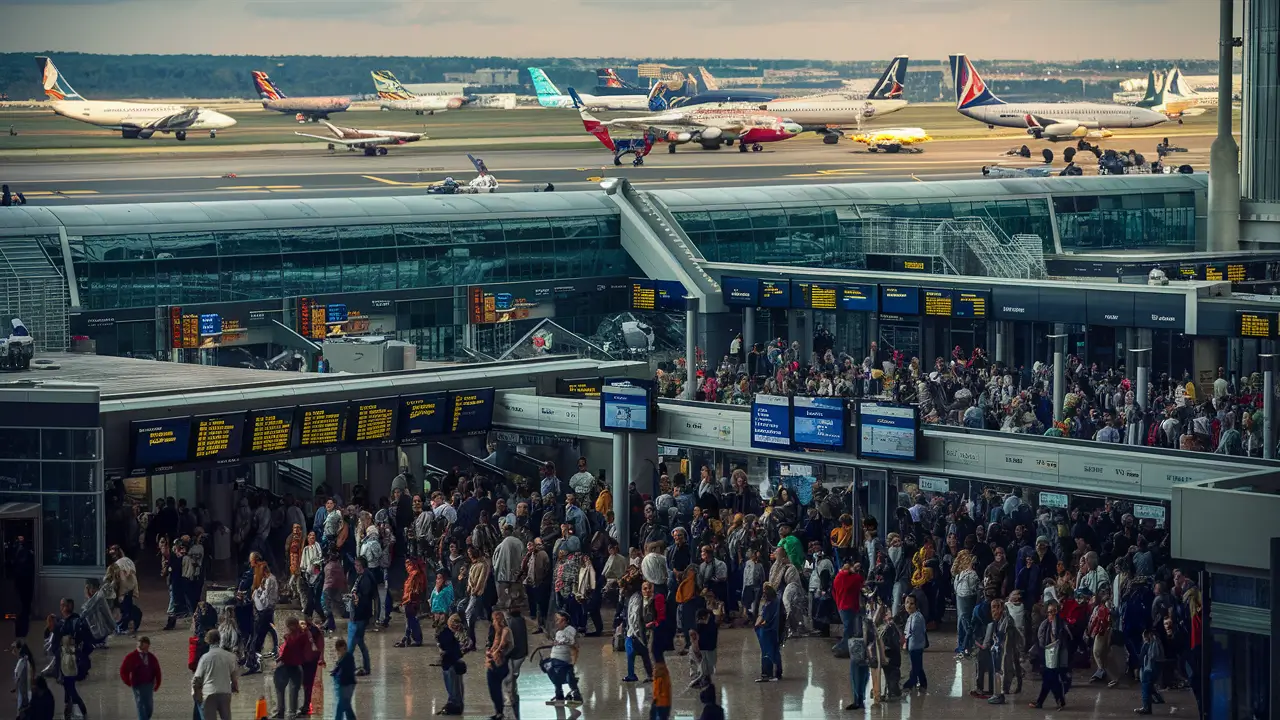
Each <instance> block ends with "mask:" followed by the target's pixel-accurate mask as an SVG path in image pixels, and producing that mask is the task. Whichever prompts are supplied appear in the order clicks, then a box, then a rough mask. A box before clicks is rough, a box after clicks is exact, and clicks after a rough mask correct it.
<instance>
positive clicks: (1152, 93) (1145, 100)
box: [1138, 70, 1165, 107]
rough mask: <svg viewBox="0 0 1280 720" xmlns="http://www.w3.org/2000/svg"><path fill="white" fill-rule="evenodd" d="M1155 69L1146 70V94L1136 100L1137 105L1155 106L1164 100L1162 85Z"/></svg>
mask: <svg viewBox="0 0 1280 720" xmlns="http://www.w3.org/2000/svg"><path fill="white" fill-rule="evenodd" d="M1160 83H1161V79H1160V78H1159V77H1158V76H1157V75H1156V71H1155V70H1149V71H1147V94H1146V95H1143V96H1142V99H1141V100H1139V101H1138V107H1155V106H1156V105H1159V104H1161V103H1163V102H1164V90H1165V89H1164V87H1163V86H1162V85H1161V84H1160Z"/></svg>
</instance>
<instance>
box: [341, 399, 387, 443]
mask: <svg viewBox="0 0 1280 720" xmlns="http://www.w3.org/2000/svg"><path fill="white" fill-rule="evenodd" d="M399 409H400V398H398V397H385V398H375V399H373V400H362V401H360V402H353V403H351V409H350V410H349V411H348V416H347V422H349V423H351V424H352V425H353V426H354V427H352V429H351V432H350V440H351V442H354V443H356V444H357V445H391V444H393V443H394V442H395V441H396V412H397V411H398V410H399Z"/></svg>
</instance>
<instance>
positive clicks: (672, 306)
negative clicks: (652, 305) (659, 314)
mask: <svg viewBox="0 0 1280 720" xmlns="http://www.w3.org/2000/svg"><path fill="white" fill-rule="evenodd" d="M653 286H654V291H655V293H656V294H657V296H658V297H657V300H656V303H657V307H658V309H659V310H663V311H666V312H684V310H685V302H684V296H685V290H684V285H682V284H680V283H679V282H678V281H676V280H655V281H654V283H653Z"/></svg>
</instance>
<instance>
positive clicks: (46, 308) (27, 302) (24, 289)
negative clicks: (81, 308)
mask: <svg viewBox="0 0 1280 720" xmlns="http://www.w3.org/2000/svg"><path fill="white" fill-rule="evenodd" d="M0 316H2V317H0V333H4V334H5V335H7V334H8V331H9V328H8V325H9V321H10V320H11V319H13V318H22V321H23V322H24V323H25V324H26V326H27V330H29V331H30V332H31V335H32V337H33V338H35V342H36V350H37V351H45V352H49V351H65V350H66V349H67V344H68V342H69V341H70V332H71V331H70V324H69V321H68V312H67V281H66V279H65V278H63V276H62V273H61V272H59V270H58V266H57V265H56V264H54V263H53V262H52V261H51V260H50V259H49V257H48V256H47V255H46V254H45V251H44V249H43V248H41V247H40V242H39V241H38V240H36V239H35V238H30V237H14V238H0Z"/></svg>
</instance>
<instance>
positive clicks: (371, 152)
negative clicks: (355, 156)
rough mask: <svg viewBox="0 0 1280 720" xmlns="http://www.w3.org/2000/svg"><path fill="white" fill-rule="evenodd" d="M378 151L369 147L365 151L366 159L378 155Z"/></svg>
mask: <svg viewBox="0 0 1280 720" xmlns="http://www.w3.org/2000/svg"><path fill="white" fill-rule="evenodd" d="M376 151H377V148H371V147H367V148H365V149H364V155H365V157H373V156H374V155H375V154H377V152H376Z"/></svg>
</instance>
